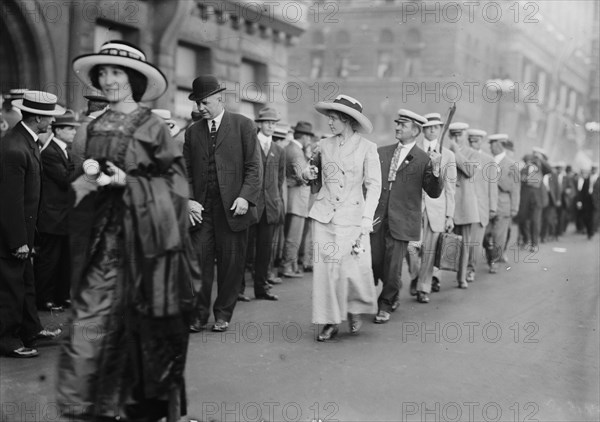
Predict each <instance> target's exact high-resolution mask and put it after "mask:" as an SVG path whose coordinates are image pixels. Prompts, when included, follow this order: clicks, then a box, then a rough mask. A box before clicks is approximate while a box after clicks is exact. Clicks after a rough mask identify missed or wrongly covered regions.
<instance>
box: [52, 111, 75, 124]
mask: <svg viewBox="0 0 600 422" xmlns="http://www.w3.org/2000/svg"><path fill="white" fill-rule="evenodd" d="M63 126H70V127H78V126H81V124H80V123H79V122H78V121H77V119H76V118H75V112H74V111H73V110H70V109H67V110H66V111H65V114H63V115H62V116H57V117H56V119H55V120H54V121H53V122H52V127H63Z"/></svg>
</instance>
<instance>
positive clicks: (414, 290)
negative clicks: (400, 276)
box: [410, 277, 419, 296]
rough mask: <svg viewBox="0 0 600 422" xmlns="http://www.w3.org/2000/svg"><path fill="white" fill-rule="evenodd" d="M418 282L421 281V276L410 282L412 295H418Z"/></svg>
mask: <svg viewBox="0 0 600 422" xmlns="http://www.w3.org/2000/svg"><path fill="white" fill-rule="evenodd" d="M418 282H419V277H417V278H415V279H414V280H413V281H411V282H410V295H411V296H416V295H417V283H418Z"/></svg>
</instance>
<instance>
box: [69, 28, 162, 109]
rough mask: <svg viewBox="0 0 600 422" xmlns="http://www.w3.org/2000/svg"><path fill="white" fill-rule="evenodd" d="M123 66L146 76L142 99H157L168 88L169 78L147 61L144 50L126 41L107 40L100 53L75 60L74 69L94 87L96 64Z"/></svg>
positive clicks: (85, 55)
mask: <svg viewBox="0 0 600 422" xmlns="http://www.w3.org/2000/svg"><path fill="white" fill-rule="evenodd" d="M101 65H106V66H121V67H126V68H129V69H133V70H136V71H138V72H140V73H141V74H142V75H144V76H145V77H146V80H147V81H148V84H147V86H146V91H144V94H143V95H142V98H141V100H142V101H152V100H156V99H157V98H158V97H160V96H161V95H163V94H164V93H165V91H166V90H167V86H168V84H167V78H166V77H165V75H164V74H163V73H162V72H161V71H160V70H159V69H158V68H157V67H156V66H154V65H152V64H150V63H148V62H147V61H146V55H145V54H144V52H143V51H142V50H140V49H139V48H137V47H135V46H134V45H132V44H129V43H126V42H124V41H118V40H116V41H107V42H105V43H104V44H102V47H100V52H99V53H94V54H84V55H82V56H79V57H76V58H75V60H73V70H74V71H75V74H76V75H77V77H78V78H79V79H80V80H81V81H82V82H83V83H85V84H86V85H88V86H91V87H93V86H94V85H93V84H92V80H91V78H90V71H91V70H92V68H94V66H101Z"/></svg>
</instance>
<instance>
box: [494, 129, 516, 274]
mask: <svg viewBox="0 0 600 422" xmlns="http://www.w3.org/2000/svg"><path fill="white" fill-rule="evenodd" d="M506 139H508V135H505V134H502V133H498V134H495V135H490V136H489V138H488V140H489V143H490V150H491V152H492V154H493V155H494V162H495V163H496V164H497V165H498V171H499V174H498V183H497V185H498V206H497V208H496V217H495V218H494V219H492V220H491V221H490V224H489V225H488V228H487V230H486V235H487V234H490V235H491V238H492V242H491V244H490V246H489V248H487V249H486V255H487V262H488V265H489V267H490V273H492V274H494V273H496V271H497V269H496V266H497V264H496V263H497V262H498V260H499V259H500V258H501V257H502V254H503V252H504V246H505V243H506V241H507V233H508V228H509V227H510V223H511V221H512V219H513V218H514V217H516V216H517V214H518V213H519V202H520V199H521V183H520V180H519V167H518V165H517V163H516V162H515V161H514V160H513V159H511V158H509V157H508V155H507V154H506V151H505V150H504V146H503V143H502V141H504V140H506Z"/></svg>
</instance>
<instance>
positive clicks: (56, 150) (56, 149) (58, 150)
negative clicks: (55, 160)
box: [48, 138, 69, 166]
mask: <svg viewBox="0 0 600 422" xmlns="http://www.w3.org/2000/svg"><path fill="white" fill-rule="evenodd" d="M50 142H52V143H51V144H50V145H48V148H52V149H53V151H54V153H55V154H57V155H58V156H59V157H60V159H61V160H62V162H63V163H64V165H65V166H67V165H68V164H69V163H68V162H67V157H65V153H64V152H63V150H62V148H61V147H60V146H59V145H58V144H57V143H56V142H54V138H52V139H51V140H50Z"/></svg>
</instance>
